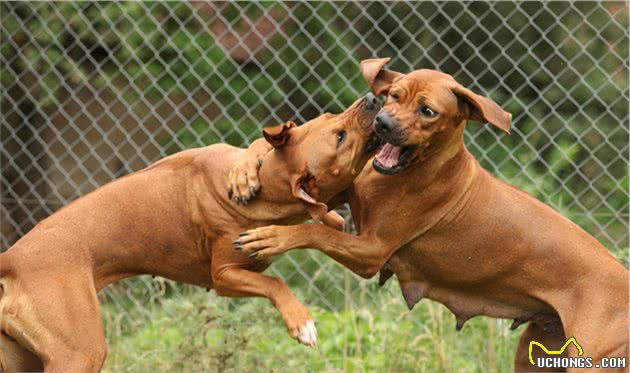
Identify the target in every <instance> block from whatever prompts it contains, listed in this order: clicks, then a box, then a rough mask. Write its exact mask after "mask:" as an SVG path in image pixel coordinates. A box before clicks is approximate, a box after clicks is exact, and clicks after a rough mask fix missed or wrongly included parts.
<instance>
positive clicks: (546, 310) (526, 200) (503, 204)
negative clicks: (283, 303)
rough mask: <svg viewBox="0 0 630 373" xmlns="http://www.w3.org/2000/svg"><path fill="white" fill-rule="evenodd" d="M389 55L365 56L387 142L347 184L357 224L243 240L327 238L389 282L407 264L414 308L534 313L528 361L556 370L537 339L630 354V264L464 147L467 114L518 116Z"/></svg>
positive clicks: (336, 252) (289, 242)
mask: <svg viewBox="0 0 630 373" xmlns="http://www.w3.org/2000/svg"><path fill="white" fill-rule="evenodd" d="M388 61H389V58H382V59H369V60H365V61H362V62H361V71H362V74H363V76H364V78H365V79H366V81H367V82H368V84H369V86H370V88H371V89H372V92H374V93H375V94H377V95H385V96H387V99H386V102H385V104H384V105H383V108H382V109H381V112H380V113H379V114H378V115H377V116H376V118H375V123H374V128H375V132H376V133H377V134H378V135H379V136H380V137H381V138H382V139H383V140H384V141H385V144H383V145H382V146H381V147H380V149H379V151H378V153H377V155H376V156H375V158H374V160H373V162H372V165H371V166H370V165H368V166H366V168H365V169H364V170H363V172H362V173H361V174H360V175H359V177H357V178H356V179H355V181H354V183H353V186H352V188H351V189H350V190H349V191H348V193H346V200H347V201H348V202H349V204H350V208H351V210H352V216H353V219H354V222H355V225H356V226H357V230H358V235H356V236H355V235H351V234H348V233H343V232H339V231H334V230H332V229H330V228H328V227H325V226H323V225H321V224H299V225H294V226H270V227H262V228H258V229H254V230H250V231H247V232H245V233H244V234H245V236H244V237H243V238H244V240H243V241H244V242H243V243H244V245H243V250H245V251H248V252H257V253H258V255H259V256H264V257H269V256H273V255H278V254H282V253H284V252H286V251H288V250H291V249H295V248H314V249H317V250H320V251H322V252H323V253H325V254H326V255H328V256H330V257H331V258H333V259H334V260H336V261H337V262H339V263H341V264H343V265H344V266H346V267H347V268H349V269H350V270H352V271H353V272H355V273H357V274H359V275H361V276H363V277H365V278H370V277H372V276H374V275H375V274H376V273H377V272H378V271H379V270H380V278H379V283H380V284H383V283H385V281H387V279H388V278H390V277H391V276H393V275H394V274H395V275H396V277H397V278H398V282H399V284H400V287H401V290H402V294H403V296H404V298H405V300H406V302H407V305H408V306H409V308H410V309H411V308H413V306H414V305H415V304H416V303H417V302H419V301H420V300H421V299H423V298H429V299H433V300H435V301H438V302H440V303H442V304H444V305H445V306H446V307H448V309H450V310H451V311H452V312H453V314H454V315H455V318H456V329H457V330H460V329H461V328H462V327H463V326H464V323H465V322H466V320H468V319H470V318H471V317H474V316H478V315H484V316H490V317H496V318H507V319H513V320H514V323H513V324H512V329H513V330H514V329H516V328H518V327H519V326H520V325H521V324H524V323H527V327H526V329H525V330H524V332H523V333H522V335H521V338H520V341H519V346H518V350H517V353H516V358H515V369H516V371H519V372H525V371H527V372H529V371H545V369H544V368H540V367H536V366H532V365H531V363H530V359H529V351H528V347H529V344H530V342H531V341H537V342H538V343H541V344H543V345H545V346H546V347H547V348H548V349H549V350H560V349H561V347H562V346H563V344H564V343H565V341H566V340H567V338H570V337H574V338H575V339H576V340H577V341H579V343H580V345H581V346H582V348H583V349H584V353H585V356H589V357H591V358H592V361H593V363H594V364H596V363H598V362H599V361H600V360H601V359H602V358H603V357H626V358H627V357H628V356H629V348H628V326H629V325H628V324H629V311H628V303H629V294H628V292H629V286H628V285H629V276H628V271H627V269H626V268H624V267H623V265H622V264H621V263H620V262H619V261H618V260H617V259H616V258H615V257H613V256H612V255H611V254H610V253H609V252H608V250H606V248H605V247H604V246H603V245H602V244H601V243H599V242H598V241H597V240H596V239H595V238H593V237H592V236H590V235H589V234H588V233H586V232H585V231H584V230H582V229H581V228H580V227H578V226H577V225H575V224H574V223H572V222H571V221H569V220H568V219H567V218H565V217H564V216H562V215H561V214H559V213H558V212H556V211H554V210H553V209H551V208H550V207H548V206H546V205H544V204H543V203H541V202H540V201H538V200H537V199H535V198H533V197H531V196H529V195H528V194H526V193H525V192H522V191H520V190H518V189H516V188H514V187H512V186H511V185H508V184H506V183H504V182H502V181H500V180H497V179H496V178H494V177H493V176H492V175H491V174H490V173H488V172H487V171H486V170H484V169H483V168H482V167H481V166H480V165H479V163H478V162H477V161H476V160H475V158H474V157H473V155H472V154H471V153H470V152H469V151H468V150H467V149H466V147H465V145H464V127H465V125H466V122H467V121H468V120H472V121H477V122H481V123H486V122H487V123H490V124H491V125H492V126H494V127H496V128H498V129H500V130H501V131H503V132H506V133H507V132H508V131H509V129H510V125H511V115H510V114H509V113H507V112H506V111H504V110H503V109H502V108H501V107H500V106H499V105H497V104H496V103H495V102H494V101H492V100H490V99H489V98H486V97H483V96H481V95H478V94H475V93H474V92H472V91H470V90H469V89H467V88H465V87H463V86H462V85H461V84H459V83H458V82H457V81H456V80H455V79H453V78H452V77H451V76H450V75H447V74H444V73H441V72H438V71H434V70H427V69H424V70H417V71H414V72H411V73H409V74H403V73H399V72H396V71H392V70H388V69H385V68H384V66H385V64H386V63H387V62H388ZM394 217H395V218H394ZM577 353H578V351H575V350H573V349H568V350H567V351H565V353H564V355H562V356H565V357H566V356H568V357H576V356H577ZM531 354H532V357H533V360H536V358H537V357H547V355H545V354H544V353H543V351H540V350H535V351H532V353H531ZM568 370H569V371H571V369H568ZM576 371H577V370H576ZM580 371H582V369H580ZM608 371H625V368H620V369H617V370H615V369H612V370H608Z"/></svg>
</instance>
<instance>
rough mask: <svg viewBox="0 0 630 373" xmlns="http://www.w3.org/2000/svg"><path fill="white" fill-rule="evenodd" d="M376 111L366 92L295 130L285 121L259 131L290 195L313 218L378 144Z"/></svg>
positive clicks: (372, 98)
mask: <svg viewBox="0 0 630 373" xmlns="http://www.w3.org/2000/svg"><path fill="white" fill-rule="evenodd" d="M380 108H381V105H380V103H379V102H378V100H377V99H376V97H375V96H374V95H373V94H371V93H369V94H368V95H366V96H365V97H363V98H360V99H358V100H357V101H355V102H354V103H353V104H352V105H351V106H350V107H349V108H347V109H346V110H345V111H344V112H342V113H340V114H330V113H326V114H322V115H320V116H319V117H317V118H315V119H313V120H311V121H308V122H307V123H305V124H303V125H301V126H296V124H295V123H293V122H287V123H283V124H281V125H278V126H274V127H269V128H265V129H263V135H264V137H265V139H266V140H267V141H268V142H269V143H270V144H271V145H272V146H273V147H274V148H275V150H276V151H277V152H278V154H279V155H280V156H281V157H282V158H283V160H284V162H285V163H286V165H287V167H288V168H289V172H290V173H291V174H292V180H291V193H292V195H293V196H294V197H295V198H298V199H299V200H301V201H302V202H303V203H304V205H305V207H306V208H307V210H308V212H309V213H310V215H311V216H312V217H313V218H314V219H320V218H321V217H322V216H323V215H325V214H326V213H327V212H328V207H327V206H326V204H325V202H327V201H328V200H329V199H330V198H332V197H333V196H334V195H336V194H338V193H340V192H341V191H343V190H344V189H346V188H348V187H349V186H350V184H351V183H352V180H353V179H354V178H355V177H356V176H357V175H358V174H359V172H360V171H361V170H362V169H363V166H364V165H365V163H366V162H367V161H368V159H370V158H371V157H372V156H373V155H374V151H375V150H376V148H377V146H378V144H379V142H380V141H379V139H378V137H377V136H376V135H375V134H374V130H373V126H372V123H373V122H374V118H375V116H376V114H377V113H378V112H379V110H380Z"/></svg>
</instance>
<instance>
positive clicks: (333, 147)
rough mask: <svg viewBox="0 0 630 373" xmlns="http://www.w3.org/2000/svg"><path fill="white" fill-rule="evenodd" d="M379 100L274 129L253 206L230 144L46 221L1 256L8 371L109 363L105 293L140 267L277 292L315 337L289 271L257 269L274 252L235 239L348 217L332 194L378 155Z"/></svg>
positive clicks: (166, 164)
mask: <svg viewBox="0 0 630 373" xmlns="http://www.w3.org/2000/svg"><path fill="white" fill-rule="evenodd" d="M379 109H380V105H379V103H378V101H377V100H376V98H375V97H374V95H372V94H369V95H368V96H366V97H365V98H363V99H360V100H358V101H357V102H355V103H354V104H353V105H352V106H351V107H350V108H348V109H347V110H346V111H345V112H343V113H342V114H338V115H333V114H324V115H322V116H320V117H319V118H317V119H314V120H312V121H310V122H309V123H307V124H304V125H303V126H300V127H296V126H295V124H294V123H292V122H288V123H284V124H282V125H279V126H276V127H273V128H268V129H265V130H264V138H265V140H266V141H267V142H268V143H270V144H271V145H272V146H273V147H274V151H272V152H271V154H269V155H268V156H267V157H266V160H265V163H264V164H263V165H262V167H261V168H260V179H261V180H262V182H264V184H265V188H264V189H262V190H261V191H260V193H259V197H258V198H259V199H257V200H256V201H255V202H253V203H251V204H249V205H248V206H235V205H234V204H232V203H230V200H229V197H227V196H226V193H225V192H224V186H225V183H226V180H227V178H228V171H229V170H230V168H232V167H233V165H234V164H235V163H238V162H239V159H240V157H241V156H242V155H243V154H244V152H245V151H244V150H241V149H238V148H234V147H231V146H229V145H224V144H219V145H212V146H208V147H205V148H200V149H192V150H187V151H183V152H181V153H178V154H175V155H173V156H170V157H168V158H165V159H163V160H161V161H159V162H157V163H155V164H154V165H152V166H150V167H148V168H146V169H144V170H142V171H140V172H136V173H134V174H132V175H129V176H126V177H123V178H121V179H119V180H116V181H114V182H112V183H110V184H108V185H106V186H104V187H102V188H99V189H98V190H96V191H95V192H93V193H90V194H88V195H86V196H85V197H82V198H80V199H78V200H77V201H75V202H73V203H71V204H69V205H68V206H66V207H64V208H63V209H61V210H60V211H58V212H56V213H55V214H53V215H52V216H50V217H49V218H47V219H45V220H44V221H42V222H41V223H39V224H38V225H37V226H36V227H35V228H33V230H31V231H30V232H29V233H28V234H27V235H25V236H24V237H23V238H22V239H20V240H19V241H18V242H17V243H15V245H13V246H12V247H11V248H10V249H9V250H8V251H7V252H5V253H2V254H0V331H1V333H0V368H1V369H0V370H2V371H32V370H41V368H42V365H43V368H44V370H45V371H63V372H87V371H98V370H99V369H100V368H101V366H102V364H103V361H104V359H105V354H106V344H105V338H104V335H103V327H102V323H101V315H100V312H99V305H98V301H97V297H96V293H97V291H99V290H100V289H102V288H103V287H105V286H106V285H107V284H109V283H111V282H113V281H116V280H120V279H122V278H124V277H128V276H132V275H137V274H153V275H158V276H163V277H167V278H170V279H173V280H177V281H182V282H186V283H190V284H194V285H200V286H203V287H207V288H214V289H215V290H216V292H217V293H218V294H220V295H224V296H230V297H248V296H262V297H266V298H268V299H269V300H271V302H272V303H273V304H274V306H276V308H277V309H278V311H279V312H280V314H281V315H282V317H283V319H284V322H285V324H286V326H287V328H288V330H289V334H290V335H291V336H292V337H294V338H297V339H298V340H299V341H300V342H301V343H304V344H307V345H314V344H315V343H316V341H317V338H316V330H315V327H314V324H313V321H312V320H311V318H310V316H309V314H308V311H307V310H306V308H305V307H304V306H303V305H302V304H301V303H300V302H299V301H298V300H297V299H296V298H295V296H294V295H293V294H292V293H291V291H290V290H289V288H288V287H287V286H286V284H284V282H282V281H281V280H280V279H278V278H274V277H269V276H265V275H262V274H260V273H256V272H254V271H262V270H263V269H264V268H266V267H267V266H268V264H269V262H268V261H266V260H257V259H253V258H249V257H248V255H244V254H243V253H241V252H235V251H234V250H232V246H231V241H232V240H233V238H232V237H233V236H235V235H237V234H238V232H241V231H243V230H244V229H247V228H251V227H255V226H261V225H267V224H271V223H280V224H290V223H298V222H300V221H303V220H304V219H306V218H307V217H309V215H310V217H312V218H314V219H320V218H323V217H324V216H327V217H326V218H325V220H326V221H328V222H331V223H334V224H336V225H337V226H339V223H340V222H339V217H338V215H335V214H332V215H326V214H327V212H328V207H327V206H326V204H325V202H327V201H328V199H330V198H331V197H332V196H334V195H335V194H337V193H339V192H341V191H342V190H344V189H345V188H347V187H348V186H349V185H350V184H351V182H352V180H353V178H354V177H355V176H356V175H358V173H359V171H360V170H361V169H362V168H363V167H364V165H365V162H366V161H367V160H368V159H369V158H370V157H371V156H372V155H373V151H372V150H375V147H372V149H371V150H370V149H367V147H368V145H369V143H368V139H369V137H370V135H371V132H372V131H371V128H372V126H371V124H372V122H373V120H374V116H375V115H376V113H377V112H378V110H379ZM265 140H262V141H259V142H258V143H259V144H260V143H261V142H264V141H265ZM265 148H266V147H265ZM307 212H308V213H307ZM335 216H337V218H336V217H335ZM342 221H343V220H342Z"/></svg>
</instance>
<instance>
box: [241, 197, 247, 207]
mask: <svg viewBox="0 0 630 373" xmlns="http://www.w3.org/2000/svg"><path fill="white" fill-rule="evenodd" d="M241 203H242V204H243V205H247V198H245V197H241Z"/></svg>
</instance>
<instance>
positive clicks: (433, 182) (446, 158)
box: [392, 122, 479, 232]
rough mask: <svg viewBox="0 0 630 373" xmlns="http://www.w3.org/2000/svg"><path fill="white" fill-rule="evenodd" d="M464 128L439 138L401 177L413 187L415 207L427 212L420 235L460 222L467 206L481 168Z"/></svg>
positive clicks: (422, 152) (441, 135)
mask: <svg viewBox="0 0 630 373" xmlns="http://www.w3.org/2000/svg"><path fill="white" fill-rule="evenodd" d="M464 127H465V122H462V123H460V124H459V125H457V126H456V127H455V128H454V129H453V130H451V131H449V132H443V133H440V134H437V135H436V136H435V137H434V138H433V139H432V140H431V143H430V145H429V146H427V147H426V148H425V149H424V150H423V151H421V152H420V153H419V154H418V158H417V159H416V160H415V161H414V163H413V164H411V165H410V166H409V167H408V169H407V170H405V171H403V172H402V173H400V175H399V177H400V178H404V179H405V183H404V184H405V185H409V188H410V189H411V190H409V194H410V195H413V196H414V200H415V201H414V203H415V205H416V206H418V208H419V209H422V210H424V214H423V215H424V217H423V219H421V220H422V225H423V226H424V227H423V228H422V229H419V230H418V231H419V232H426V231H428V230H429V229H431V228H433V227H434V226H436V225H438V224H440V225H441V224H445V223H447V222H448V221H450V220H451V219H456V218H457V216H459V215H460V214H461V213H462V212H463V209H465V206H467V204H466V203H465V202H466V200H467V198H470V195H471V191H472V189H473V185H474V182H475V180H476V175H477V173H478V169H479V165H478V163H477V161H476V160H475V158H474V157H473V156H472V154H470V153H469V152H468V149H466V146H465V145H464ZM392 182H396V183H400V180H398V181H395V180H392ZM457 206H464V207H462V208H459V209H456V207H457Z"/></svg>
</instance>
